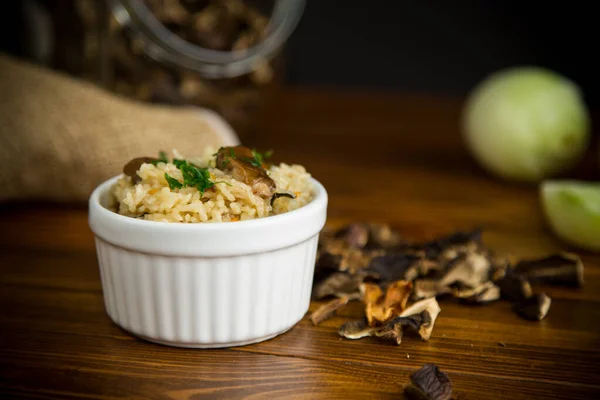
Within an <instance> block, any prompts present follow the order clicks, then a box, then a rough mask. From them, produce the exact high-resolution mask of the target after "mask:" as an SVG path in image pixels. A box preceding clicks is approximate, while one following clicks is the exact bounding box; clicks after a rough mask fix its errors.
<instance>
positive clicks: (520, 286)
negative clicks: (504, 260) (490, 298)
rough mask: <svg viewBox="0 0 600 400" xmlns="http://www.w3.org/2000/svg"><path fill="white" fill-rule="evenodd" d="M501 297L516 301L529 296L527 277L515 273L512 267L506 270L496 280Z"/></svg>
mask: <svg viewBox="0 0 600 400" xmlns="http://www.w3.org/2000/svg"><path fill="white" fill-rule="evenodd" d="M496 284H497V285H498V287H499V288H500V294H501V296H502V297H503V298H505V299H506V300H508V301H511V302H518V301H522V300H524V299H527V298H529V297H530V296H531V293H532V290H531V285H530V283H529V281H528V280H527V279H525V278H524V277H522V276H520V275H517V274H516V273H515V272H514V270H513V269H512V268H509V269H507V270H506V273H505V274H504V276H503V277H502V278H501V279H499V280H498V281H496Z"/></svg>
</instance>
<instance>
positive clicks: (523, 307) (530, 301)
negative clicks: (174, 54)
mask: <svg viewBox="0 0 600 400" xmlns="http://www.w3.org/2000/svg"><path fill="white" fill-rule="evenodd" d="M551 304H552V299H550V297H548V296H547V295H546V293H540V294H536V295H533V296H531V297H529V298H527V299H525V300H522V301H520V302H518V303H516V304H514V305H513V310H514V311H515V312H516V313H517V314H518V315H519V316H521V317H523V318H525V319H528V320H531V321H541V320H542V319H544V318H545V317H546V315H547V314H548V311H549V310H550V305H551Z"/></svg>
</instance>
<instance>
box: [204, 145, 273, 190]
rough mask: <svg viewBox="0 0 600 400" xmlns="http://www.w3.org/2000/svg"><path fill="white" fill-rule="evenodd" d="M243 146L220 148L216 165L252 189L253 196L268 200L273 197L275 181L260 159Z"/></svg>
mask: <svg viewBox="0 0 600 400" xmlns="http://www.w3.org/2000/svg"><path fill="white" fill-rule="evenodd" d="M257 154H258V153H256V152H255V151H253V150H251V149H249V148H248V147H245V146H241V145H240V146H233V147H221V148H220V149H219V151H218V152H217V156H216V165H217V168H219V169H220V170H222V171H224V172H227V173H230V174H231V176H232V177H233V179H235V180H237V181H240V182H243V183H245V184H246V185H248V186H250V187H251V188H252V191H253V192H254V194H256V195H258V196H260V197H263V198H269V197H271V196H273V193H274V192H275V189H276V186H275V181H274V180H273V179H271V177H270V176H269V175H268V174H267V172H266V170H265V168H264V164H263V162H262V158H261V157H259V156H257Z"/></svg>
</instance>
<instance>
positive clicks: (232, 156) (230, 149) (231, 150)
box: [229, 147, 237, 160]
mask: <svg viewBox="0 0 600 400" xmlns="http://www.w3.org/2000/svg"><path fill="white" fill-rule="evenodd" d="M229 157H231V158H233V159H234V160H235V159H236V158H237V157H236V156H235V152H234V151H233V148H231V147H230V148H229Z"/></svg>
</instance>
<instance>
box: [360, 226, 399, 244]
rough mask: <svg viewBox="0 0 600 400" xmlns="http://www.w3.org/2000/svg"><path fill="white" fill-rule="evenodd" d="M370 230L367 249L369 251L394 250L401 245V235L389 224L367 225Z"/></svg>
mask: <svg viewBox="0 0 600 400" xmlns="http://www.w3.org/2000/svg"><path fill="white" fill-rule="evenodd" d="M367 228H368V230H369V237H368V241H367V243H366V244H365V247H367V248H369V249H393V248H395V247H397V246H399V245H400V244H401V242H402V241H401V239H400V235H399V234H398V232H395V231H394V230H392V228H391V227H390V226H389V225H387V224H374V223H372V224H367Z"/></svg>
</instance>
